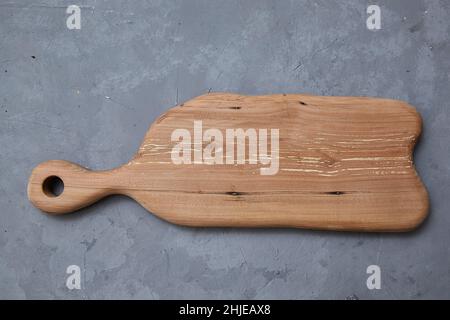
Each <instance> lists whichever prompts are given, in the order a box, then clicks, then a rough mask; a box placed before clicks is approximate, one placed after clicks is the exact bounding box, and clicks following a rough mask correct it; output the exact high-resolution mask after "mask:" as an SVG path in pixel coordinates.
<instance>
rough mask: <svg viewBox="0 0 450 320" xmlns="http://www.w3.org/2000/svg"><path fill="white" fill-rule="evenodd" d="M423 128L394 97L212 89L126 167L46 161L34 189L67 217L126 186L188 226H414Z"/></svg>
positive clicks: (156, 130) (418, 217)
mask: <svg viewBox="0 0 450 320" xmlns="http://www.w3.org/2000/svg"><path fill="white" fill-rule="evenodd" d="M239 129H242V130H239ZM420 132H421V118H420V116H419V114H418V113H417V111H416V110H415V109H414V108H413V107H411V106H410V105H408V104H407V103H405V102H402V101H397V100H388V99H375V98H360V97H322V96H312V95H297V94H289V95H269V96H242V95H237V94H228V93H211V94H207V95H203V96H199V97H197V98H195V99H192V100H190V101H187V102H185V103H184V104H181V105H178V106H176V107H174V108H172V109H170V110H169V111H167V112H166V113H164V114H163V115H161V116H160V117H159V118H158V119H157V120H156V121H155V122H154V123H153V124H152V126H151V127H150V129H149V130H148V132H147V134H146V136H145V138H144V141H143V142H142V145H141V147H140V148H139V150H138V152H137V153H136V155H135V156H134V158H133V159H132V160H131V161H130V162H129V163H127V164H125V165H123V166H121V167H119V168H115V169H112V170H106V171H90V170H88V169H85V168H82V167H80V166H78V165H76V164H74V163H71V162H67V161H63V160H51V161H47V162H44V163H41V164H40V165H38V166H37V167H36V168H35V169H34V170H33V172H32V174H31V176H30V179H29V184H28V197H29V199H30V200H31V202H32V203H33V204H34V205H35V206H36V207H38V208H40V209H41V210H43V211H47V212H49V213H55V214H61V213H67V212H72V211H75V210H78V209H80V208H83V207H85V206H87V205H89V204H91V203H93V202H95V201H97V200H99V199H100V198H103V197H105V196H107V195H110V194H124V195H127V196H129V197H131V198H133V199H135V200H136V201H138V202H139V203H140V204H141V205H142V206H144V207H145V208H146V209H147V210H149V211H151V212H152V213H154V214H156V215H157V216H159V217H161V218H162V219H165V220H167V221H170V222H173V223H176V224H181V225H188V226H229V227H231V226H233V227H295V228H310V229H328V230H352V231H407V230H411V229H413V228H415V227H416V226H418V225H419V224H420V223H421V222H422V221H423V220H424V218H425V217H426V215H427V213H428V195H427V191H426V189H425V187H424V185H423V184H422V183H421V181H420V178H419V176H418V175H417V172H416V171H415V168H414V164H413V159H412V152H413V149H414V144H415V142H416V140H417V138H418V136H419V135H420ZM277 136H278V137H277ZM233 143H234V144H233ZM54 177H59V178H60V179H61V180H62V181H63V183H64V191H63V192H62V194H60V195H59V196H55V195H54V194H52V192H51V185H50V186H49V183H51V181H53V180H54Z"/></svg>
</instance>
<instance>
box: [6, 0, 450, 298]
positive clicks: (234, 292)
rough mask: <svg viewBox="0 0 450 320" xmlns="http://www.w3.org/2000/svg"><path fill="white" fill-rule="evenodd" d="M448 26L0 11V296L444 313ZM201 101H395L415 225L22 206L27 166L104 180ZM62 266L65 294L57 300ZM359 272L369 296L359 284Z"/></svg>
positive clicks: (340, 12) (223, 11) (329, 15)
mask: <svg viewBox="0 0 450 320" xmlns="http://www.w3.org/2000/svg"><path fill="white" fill-rule="evenodd" d="M69 4H78V5H80V6H81V7H82V12H81V19H82V22H81V23H82V26H81V30H68V29H67V28H66V22H65V20H66V17H67V15H66V13H65V9H66V7H67V6H68V5H69ZM369 4H378V5H380V6H381V18H382V29H381V30H379V31H375V32H374V31H369V30H367V28H366V18H367V14H366V8H367V6H368V5H369ZM449 18H450V2H449V1H431V0H427V1H425V0H415V1H406V0H405V1H369V2H367V1H357V0H354V1H335V2H334V1H333V2H331V1H325V0H322V1H287V0H282V1H275V0H274V1H268V0H262V1H256V0H254V1H244V0H242V1H236V0H235V1H211V0H208V1H207V0H204V1H188V0H185V1H163V0H161V1H127V2H124V1H119V0H113V1H46V0H42V1H5V0H1V1H0V68H1V69H0V115H1V116H0V174H1V179H0V208H1V209H0V228H1V229H0V297H1V298H8V299H11V298H40V299H41V298H42V299H53V298H58V299H69V298H76V299H90V298H100V299H107V298H150V299H153V298H155V299H165V298H205V299H215V298H225V299H228V298H250V299H252V298H255V299H265V298H307V299H309V298H327V299H329V298H330V299H346V298H360V299H372V298H373V299H379V298H388V299H396V298H414V299H423V298H450V291H449V290H450V249H449V248H450V246H449V241H450V232H449V226H450V214H449V207H450V196H449V191H450V187H449V179H448V178H449V173H450V161H449V157H450V148H449V140H450V138H449V137H450V125H449V123H450V112H449V102H448V101H449V100H450V90H449V89H450V88H449V81H448V80H449V79H448V75H449V73H450V59H449V57H450V43H449V39H450V27H449V26H450V19H449ZM33 57H34V58H33ZM208 90H211V91H231V92H239V93H243V94H270V93H305V92H306V93H313V94H318V95H368V96H377V97H389V98H395V99H402V100H406V101H408V102H409V103H411V104H413V105H414V106H416V107H417V109H418V110H419V111H420V113H421V114H422V116H423V121H424V132H423V136H422V139H421V141H420V143H419V144H418V146H417V148H416V152H415V161H416V165H417V169H418V171H419V173H420V175H421V177H422V178H423V181H424V183H425V185H426V186H427V188H428V190H429V193H430V198H431V215H430V217H429V219H428V220H427V221H426V222H425V224H424V225H423V226H422V227H421V228H420V229H418V230H417V231H415V232H412V233H407V234H362V233H338V232H318V231H307V230H276V229H275V230H273V229H272V230H271V229H265V230H251V229H200V228H187V227H179V226H175V225H171V224H169V223H166V222H164V221H162V220H160V219H158V218H156V217H155V216H153V215H151V214H149V213H147V212H146V211H145V210H144V209H143V208H142V207H140V205H139V204H137V203H135V202H133V201H132V200H130V199H128V198H125V197H120V196H119V197H111V198H108V199H106V200H104V201H101V202H100V203H98V204H95V205H93V206H92V207H90V208H87V209H84V210H82V211H80V212H77V213H76V214H72V215H67V216H61V217H52V216H47V215H45V214H42V213H41V212H40V211H39V210H37V209H35V208H34V207H33V206H32V205H31V204H30V203H29V202H28V200H27V196H26V185H27V180H28V176H29V174H30V172H31V170H32V168H33V167H34V166H35V165H37V164H38V163H39V162H41V161H45V160H48V159H66V160H70V161H73V162H77V163H79V164H81V165H83V166H86V167H89V168H92V169H107V168H112V167H115V166H118V165H120V164H122V163H124V162H126V161H128V159H129V158H130V157H131V156H132V155H133V154H134V153H135V151H136V150H137V148H138V147H139V145H140V143H141V141H142V138H143V136H144V134H145V132H146V131H147V129H148V126H149V125H150V124H151V123H152V121H153V120H154V119H155V118H156V117H157V116H158V115H159V114H161V113H162V112H164V111H165V110H167V109H168V108H169V107H171V106H173V105H175V104H176V103H177V102H180V103H181V102H182V101H184V100H186V99H190V98H193V97H195V96H197V95H200V94H202V93H205V92H207V91H208ZM71 264H77V265H79V266H80V267H81V269H82V289H81V290H73V291H69V290H68V289H67V288H66V286H65V281H66V276H67V275H66V273H65V271H66V268H67V266H68V265H71ZM371 264H378V265H379V266H380V267H381V272H382V288H381V290H372V291H370V290H368V289H367V287H366V279H367V276H368V275H367V274H366V268H367V266H368V265H371Z"/></svg>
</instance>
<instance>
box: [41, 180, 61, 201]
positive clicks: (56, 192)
mask: <svg viewBox="0 0 450 320" xmlns="http://www.w3.org/2000/svg"><path fill="white" fill-rule="evenodd" d="M42 190H43V191H44V193H45V194H46V195H47V196H48V197H51V198H55V197H58V196H60V195H61V194H62V193H63V191H64V182H63V181H62V179H61V178H60V177H57V176H50V177H48V178H46V179H45V180H44V183H42Z"/></svg>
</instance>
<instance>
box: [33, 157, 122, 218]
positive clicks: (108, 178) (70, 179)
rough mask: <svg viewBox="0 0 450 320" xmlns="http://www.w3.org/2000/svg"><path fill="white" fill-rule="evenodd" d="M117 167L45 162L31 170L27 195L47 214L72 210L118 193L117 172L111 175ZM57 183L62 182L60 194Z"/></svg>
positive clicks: (54, 161) (60, 161)
mask: <svg viewBox="0 0 450 320" xmlns="http://www.w3.org/2000/svg"><path fill="white" fill-rule="evenodd" d="M118 169H119V168H118ZM118 169H113V170H107V171H92V170H89V169H86V168H83V167H81V166H79V165H77V164H75V163H72V162H69V161H64V160H50V161H46V162H43V163H41V164H39V165H38V166H37V167H35V168H34V169H33V171H32V173H31V176H30V179H29V182H28V198H29V199H30V201H31V202H32V203H33V205H35V206H36V207H37V208H39V209H41V210H43V211H46V212H48V213H53V214H61V213H68V212H72V211H75V210H78V209H81V208H83V207H86V206H88V205H90V204H92V203H94V202H96V201H98V200H99V199H101V198H103V197H105V196H108V195H110V194H114V193H119V192H118V188H115V187H114V186H113V176H114V175H113V174H111V173H114V171H116V170H118ZM61 182H62V183H61ZM58 184H59V185H60V186H61V184H62V186H61V187H62V188H63V190H62V192H61V193H58V192H56V191H58V190H56V189H55V186H56V185H58Z"/></svg>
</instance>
